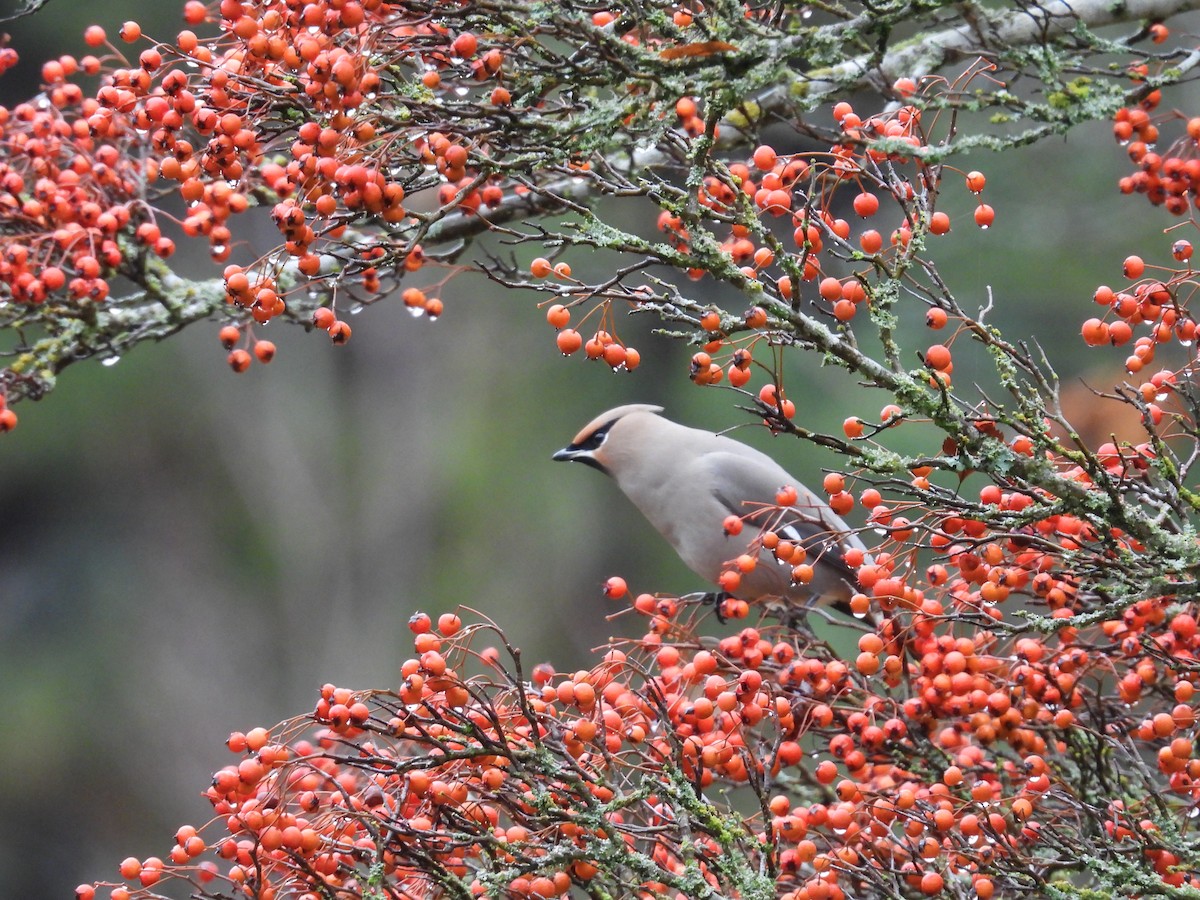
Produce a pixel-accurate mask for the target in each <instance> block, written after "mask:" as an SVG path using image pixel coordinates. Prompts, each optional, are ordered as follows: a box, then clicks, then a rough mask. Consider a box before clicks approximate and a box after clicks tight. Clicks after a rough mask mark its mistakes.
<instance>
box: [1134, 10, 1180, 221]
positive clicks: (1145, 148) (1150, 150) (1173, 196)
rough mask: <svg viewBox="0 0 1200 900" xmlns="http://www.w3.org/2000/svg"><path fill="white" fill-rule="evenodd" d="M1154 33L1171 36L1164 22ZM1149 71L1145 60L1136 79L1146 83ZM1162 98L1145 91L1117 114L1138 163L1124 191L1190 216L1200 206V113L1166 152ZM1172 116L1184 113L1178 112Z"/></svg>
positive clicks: (1159, 38)
mask: <svg viewBox="0 0 1200 900" xmlns="http://www.w3.org/2000/svg"><path fill="white" fill-rule="evenodd" d="M1154 27H1156V28H1158V29H1161V30H1160V31H1159V32H1157V33H1155V34H1154V40H1155V42H1156V43H1161V42H1162V41H1164V40H1166V34H1167V33H1166V29H1165V26H1163V25H1161V24H1158V25H1156V26H1154ZM1148 74H1149V67H1148V66H1147V65H1146V64H1144V63H1143V64H1138V65H1135V66H1134V67H1133V68H1132V69H1131V70H1130V76H1131V78H1132V80H1133V82H1134V83H1135V84H1143V83H1144V82H1145V80H1146V77H1147V75H1148ZM1161 102H1162V91H1160V90H1157V89H1155V90H1149V91H1144V92H1143V96H1142V97H1141V98H1140V99H1139V101H1138V105H1137V106H1130V107H1123V108H1121V109H1119V110H1117V112H1116V115H1115V116H1114V117H1113V136H1114V137H1115V138H1116V139H1117V142H1118V143H1120V144H1121V145H1123V146H1124V147H1125V148H1126V150H1127V152H1128V153H1129V159H1130V161H1132V162H1133V164H1134V165H1135V166H1136V167H1137V170H1136V171H1135V172H1134V173H1133V174H1132V175H1126V176H1125V177H1123V178H1121V179H1120V181H1119V182H1118V187H1119V188H1120V190H1121V193H1123V194H1134V193H1136V194H1142V195H1143V196H1145V197H1146V199H1147V200H1149V201H1150V202H1151V203H1152V204H1154V205H1155V206H1164V207H1166V209H1167V211H1168V212H1170V213H1172V214H1174V215H1177V216H1182V215H1186V214H1187V212H1188V210H1189V209H1190V208H1192V207H1193V206H1195V207H1197V208H1200V117H1197V118H1191V119H1187V120H1186V123H1185V133H1184V134H1183V135H1182V136H1180V137H1179V138H1178V139H1177V140H1176V141H1175V142H1174V143H1173V144H1172V145H1171V146H1170V147H1168V148H1167V150H1166V151H1164V152H1161V153H1160V152H1158V151H1157V150H1156V149H1155V147H1156V145H1157V144H1158V142H1159V126H1158V124H1157V123H1156V122H1155V119H1154V117H1153V115H1152V114H1153V113H1154V111H1155V110H1156V109H1157V108H1158V106H1159V104H1160V103H1161ZM1169 118H1170V119H1171V120H1175V119H1178V118H1180V116H1179V114H1178V113H1172V114H1170V116H1169Z"/></svg>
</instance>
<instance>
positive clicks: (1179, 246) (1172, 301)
mask: <svg viewBox="0 0 1200 900" xmlns="http://www.w3.org/2000/svg"><path fill="white" fill-rule="evenodd" d="M1192 253H1193V248H1192V244H1191V242H1190V241H1187V240H1182V239H1180V240H1176V241H1175V242H1174V243H1173V244H1172V247H1171V255H1172V257H1173V258H1174V259H1175V261H1176V263H1178V265H1177V266H1174V267H1171V266H1163V267H1159V268H1160V270H1161V271H1162V272H1163V275H1162V277H1159V278H1155V277H1152V276H1147V275H1146V269H1147V266H1146V263H1145V261H1144V260H1143V259H1142V258H1141V257H1140V256H1129V257H1127V258H1126V259H1125V261H1124V263H1123V265H1122V273H1123V274H1124V276H1125V277H1126V278H1128V279H1130V280H1132V281H1133V284H1132V285H1131V286H1130V287H1129V288H1128V289H1126V290H1122V291H1114V290H1113V289H1112V288H1110V287H1108V286H1107V285H1101V286H1100V287H1098V288H1097V289H1096V293H1095V294H1094V295H1093V299H1094V300H1095V302H1096V303H1097V304H1099V305H1100V306H1103V307H1106V308H1107V313H1106V318H1104V319H1101V318H1097V317H1093V318H1089V319H1087V320H1086V321H1085V322H1084V323H1083V329H1082V334H1083V340H1084V342H1085V343H1087V344H1088V345H1089V346H1093V347H1096V346H1100V345H1103V344H1112V345H1113V346H1115V347H1120V346H1124V345H1125V344H1128V343H1129V342H1130V341H1131V340H1132V341H1133V352H1132V353H1130V355H1129V356H1128V357H1127V358H1126V359H1125V369H1126V371H1128V372H1130V373H1131V374H1132V373H1137V372H1141V371H1142V370H1143V369H1144V368H1146V366H1148V365H1150V364H1151V363H1153V362H1154V358H1155V353H1156V350H1157V348H1158V347H1159V346H1161V345H1164V344H1168V343H1170V342H1172V341H1178V342H1179V343H1180V344H1182V345H1183V346H1185V347H1190V346H1192V345H1194V343H1195V340H1196V333H1197V326H1196V320H1195V318H1194V317H1193V316H1192V314H1191V311H1190V310H1189V308H1188V305H1187V304H1188V301H1189V300H1190V297H1191V291H1192V282H1193V272H1192V266H1191V258H1192ZM1109 317H1111V318H1112V321H1108V320H1107V319H1108V318H1109ZM1138 327H1145V329H1146V330H1147V331H1148V332H1149V333H1148V334H1144V335H1141V336H1139V337H1138V338H1136V339H1134V337H1133V335H1134V329H1135V328H1138ZM1174 380H1175V376H1174V375H1172V374H1171V373H1170V372H1166V371H1164V372H1159V373H1157V374H1155V375H1154V376H1153V377H1152V378H1151V379H1150V380H1149V381H1148V382H1146V383H1145V384H1144V385H1143V389H1142V394H1143V397H1144V399H1146V400H1147V401H1148V402H1150V401H1153V400H1155V399H1161V398H1162V396H1164V395H1165V392H1166V391H1167V390H1169V389H1170V384H1171V383H1172V382H1173V381H1174ZM1160 414H1161V413H1160Z"/></svg>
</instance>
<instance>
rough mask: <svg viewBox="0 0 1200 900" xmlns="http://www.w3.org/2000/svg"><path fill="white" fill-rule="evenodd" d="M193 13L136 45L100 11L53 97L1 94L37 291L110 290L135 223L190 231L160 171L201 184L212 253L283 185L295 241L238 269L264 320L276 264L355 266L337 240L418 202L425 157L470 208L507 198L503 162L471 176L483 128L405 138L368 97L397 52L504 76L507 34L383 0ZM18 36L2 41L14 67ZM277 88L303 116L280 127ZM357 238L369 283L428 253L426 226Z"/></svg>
mask: <svg viewBox="0 0 1200 900" xmlns="http://www.w3.org/2000/svg"><path fill="white" fill-rule="evenodd" d="M184 20H185V23H186V25H187V27H186V28H185V29H184V30H182V31H180V32H179V33H178V35H176V37H175V38H174V39H173V40H169V41H162V42H158V43H155V44H153V45H152V46H149V47H147V48H145V49H143V50H142V51H141V52H140V53H138V55H137V56H136V58H135V59H133V60H132V61H130V60H128V59H126V58H125V56H124V55H123V54H122V52H121V51H120V50H118V48H117V46H114V45H113V44H111V43H109V36H108V35H107V34H106V32H105V30H104V29H103V28H101V27H100V26H91V27H90V28H88V29H87V31H86V32H85V35H84V39H85V42H86V43H87V44H88V46H89V47H90V48H95V49H96V52H97V55H87V56H83V57H81V58H78V59H77V58H75V57H71V56H63V57H61V58H59V59H57V60H53V61H51V62H48V63H46V65H45V66H44V67H43V72H42V77H43V80H44V82H45V88H46V93H47V97H48V99H49V102H48V103H46V104H41V105H36V104H22V105H21V106H18V107H16V108H14V109H12V110H8V109H3V110H0V134H2V136H3V138H4V140H5V144H6V147H7V148H8V152H7V154H6V159H5V161H4V162H3V163H2V164H0V224H5V237H4V239H3V242H2V246H0V281H2V282H3V283H4V284H5V285H6V286H7V287H8V288H9V289H10V290H11V292H12V295H13V296H14V297H15V298H16V299H18V300H21V301H24V302H30V303H40V302H42V301H44V300H46V299H47V298H49V297H52V296H54V295H56V294H59V293H61V292H65V293H66V294H67V296H68V298H69V299H70V300H73V301H76V302H93V301H98V300H102V299H104V298H105V297H106V296H107V295H108V291H109V287H108V280H107V279H108V278H110V277H111V275H112V274H113V273H115V272H117V271H119V270H120V269H121V267H122V265H123V264H124V263H125V262H126V260H125V257H124V254H126V253H128V252H129V251H128V250H126V249H122V243H121V240H120V239H121V238H122V236H124V235H126V234H132V236H133V238H134V241H135V243H136V244H140V245H142V246H145V247H146V248H148V249H149V251H150V252H153V253H156V254H157V255H159V256H163V257H165V256H169V255H170V254H171V253H172V252H173V250H174V246H175V245H174V241H173V240H172V239H171V238H170V237H168V236H166V235H165V234H164V233H163V229H164V228H165V227H167V226H166V225H165V222H164V220H165V219H170V218H173V217H172V216H169V215H168V214H166V213H163V212H161V211H159V210H156V209H155V208H154V206H153V205H152V202H153V197H151V198H150V199H151V204H148V203H147V202H146V200H147V197H146V193H145V190H144V187H145V185H146V184H148V183H149V184H150V185H152V186H154V185H157V186H160V187H161V186H164V185H166V186H169V187H170V188H171V189H172V190H177V191H178V193H179V195H180V196H181V197H182V199H183V200H184V202H185V204H186V208H185V212H184V215H183V217H182V219H181V221H180V222H179V227H180V228H181V230H182V232H183V233H184V234H185V235H187V236H189V237H201V238H204V239H206V240H207V241H208V243H209V247H210V253H211V255H212V257H213V258H214V259H215V260H217V261H226V260H228V259H229V258H230V256H231V254H232V253H233V251H234V249H235V247H236V241H235V237H234V233H233V229H232V227H231V224H232V223H231V220H232V218H233V217H234V216H235V215H237V214H239V213H242V212H245V211H246V210H248V209H250V208H251V207H252V206H255V205H257V204H259V203H261V202H262V201H263V199H265V198H266V197H267V196H269V194H267V193H266V191H269V192H271V193H273V194H274V195H275V197H277V198H279V202H278V203H277V204H276V205H275V207H274V209H273V211H272V221H273V222H274V223H275V225H276V227H277V228H278V230H279V232H280V236H281V244H280V246H279V247H278V248H277V249H276V250H275V251H272V252H271V253H268V254H267V255H265V256H264V257H262V258H260V259H259V260H258V261H256V262H255V263H254V264H253V266H249V267H247V266H233V267H230V268H229V269H227V270H226V281H227V286H228V292H227V296H228V299H229V301H230V303H231V304H233V305H235V306H236V307H238V308H241V309H245V310H247V314H246V315H245V317H246V318H248V319H253V320H254V322H256V323H259V324H262V323H265V322H266V321H268V320H269V319H271V318H273V317H276V316H278V315H279V314H280V313H282V312H283V311H284V309H285V308H286V306H285V296H284V292H283V291H282V290H281V289H280V288H279V285H278V284H277V283H276V282H277V280H278V279H277V278H276V275H275V274H274V273H277V272H278V271H279V270H280V268H281V267H282V266H283V264H284V262H285V261H286V260H287V259H288V258H290V259H291V260H292V263H291V264H292V265H293V266H294V271H296V272H298V273H300V275H302V276H304V277H306V278H310V279H315V280H318V284H319V282H320V279H322V278H329V277H339V278H340V277H341V275H342V273H341V272H340V269H339V267H337V266H334V267H330V266H325V267H323V266H322V256H321V253H322V248H323V245H324V244H328V243H333V244H336V245H337V246H336V248H335V249H334V251H333V252H334V253H335V254H336V255H338V257H339V258H343V257H344V255H345V251H344V244H343V243H342V242H343V241H344V240H345V239H346V236H347V229H348V227H351V226H354V225H355V224H356V223H360V222H366V223H377V224H383V225H387V226H391V225H396V224H398V223H400V222H402V221H404V220H406V217H407V216H408V213H407V212H406V209H405V206H404V201H405V199H406V192H407V189H408V185H409V184H411V183H413V181H414V179H423V178H424V173H425V172H426V171H427V168H428V167H433V168H435V169H436V170H437V172H438V174H439V176H440V179H441V182H442V183H441V186H440V189H439V195H438V196H439V201H440V203H441V204H442V206H443V207H445V209H446V210H450V209H453V208H459V209H462V210H464V211H467V212H470V211H472V210H475V209H478V208H479V207H480V206H481V205H483V204H487V205H495V204H497V203H499V202H500V200H501V199H502V197H503V191H502V189H501V187H500V185H499V183H497V182H495V181H494V179H493V180H491V181H488V182H486V183H479V184H477V183H476V182H477V181H479V179H477V178H476V177H475V171H474V169H473V167H472V166H471V164H470V160H469V155H470V154H471V153H477V152H485V151H482V150H481V148H480V147H477V146H473V145H471V146H469V145H468V144H467V143H465V142H464V141H463V140H462V139H460V138H457V137H455V136H453V135H445V134H441V133H439V132H436V131H433V132H427V131H426V130H425V129H424V128H422V129H421V133H420V134H414V135H413V136H412V140H407V139H406V140H404V141H400V142H397V141H396V140H395V135H394V134H393V133H391V132H388V133H381V131H380V128H381V126H380V118H379V116H378V115H377V114H376V113H375V112H371V111H368V110H367V109H366V108H365V107H364V104H367V105H368V106H369V102H368V101H370V100H371V99H372V98H374V97H376V96H377V95H378V94H379V93H380V92H381V91H387V90H390V88H391V87H392V86H394V85H395V83H397V82H398V81H399V80H401V79H403V77H404V75H403V73H402V71H401V70H400V69H399V68H397V67H396V66H395V65H394V63H395V62H396V61H399V62H401V63H402V64H405V65H407V66H409V67H410V68H412V69H413V70H414V73H415V74H414V78H416V79H419V80H420V81H421V82H422V83H423V84H424V87H425V88H426V89H433V90H441V91H448V90H450V89H451V87H453V85H450V86H445V85H442V84H441V82H440V78H439V77H438V73H439V72H444V71H447V70H452V71H453V72H454V74H455V76H456V79H464V78H465V79H474V80H477V81H480V82H483V81H487V80H493V79H495V78H497V77H498V76H499V73H500V68H501V64H502V62H503V57H502V54H501V53H500V52H499V51H498V50H496V49H494V48H486V47H483V46H481V42H480V41H479V40H478V39H477V38H476V37H475V36H474V35H473V34H472V33H470V32H467V31H464V32H460V33H458V34H452V33H450V32H449V31H448V29H447V28H446V27H445V26H443V25H441V24H438V23H436V22H434V21H432V20H430V19H429V18H428V17H425V16H423V15H418V14H414V15H413V16H412V17H410V19H404V18H402V17H398V14H397V9H396V7H395V5H394V4H388V3H384V2H382V0H336V2H326V0H316V2H311V3H305V4H296V3H292V2H284V0H270V2H264V3H248V2H240V0H220V2H219V3H202V2H198V0H191V2H188V3H187V4H186V5H185V8H184ZM214 20H216V21H217V22H218V24H219V25H220V28H221V33H220V34H219V35H218V36H217V37H215V38H201V37H198V36H197V34H196V32H195V31H193V30H192V29H193V28H195V27H196V26H199V25H202V24H204V23H206V22H212V21H214ZM118 37H119V42H118V43H120V42H124V43H126V44H134V43H136V42H139V41H142V40H143V39H144V36H143V34H142V29H141V27H140V26H139V25H138V24H137V23H136V22H126V23H125V24H124V25H123V26H122V27H121V28H120V31H119V35H118ZM12 55H13V54H12V53H11V51H8V50H0V67H2V66H4V65H5V64H7V62H8V60H9V58H10V56H12ZM381 60H387V61H388V62H387V64H386V65H384V64H383V63H382V62H381ZM77 76H99V77H100V78H101V86H100V87H99V89H98V90H97V92H96V93H95V95H94V96H91V97H85V95H84V92H83V90H82V89H81V88H80V87H79V85H78V84H75V83H74V82H73V80H72V79H75V78H76V77H77ZM502 93H503V92H502V91H501V89H499V88H497V89H496V91H494V92H493V94H494V96H493V97H492V100H493V101H494V102H495V103H496V104H497V105H503V104H505V103H507V102H508V100H506V98H505V97H503V96H502ZM297 97H299V98H301V100H302V106H297V105H296V102H297ZM281 108H286V113H287V116H285V118H288V117H290V120H292V121H294V123H295V124H293V125H292V126H290V127H286V128H280V127H279V121H280V118H279V115H277V112H278V110H279V109H281ZM301 109H303V116H302V117H300V118H299V119H297V117H296V116H295V113H296V112H297V111H299V110H301ZM420 184H421V188H422V189H425V188H428V187H430V185H429V183H428V181H426V180H421V181H420ZM264 189H265V190H264ZM356 241H357V243H356V245H355V246H356V248H357V250H358V252H360V253H361V254H362V255H363V257H364V260H365V262H364V263H363V264H361V265H360V266H358V267H357V268H352V270H351V271H350V272H349V273H348V274H351V275H355V276H357V280H356V281H355V284H356V285H357V286H359V287H361V289H362V290H363V291H364V292H365V293H366V294H367V295H368V296H372V295H378V293H379V292H381V291H382V290H383V285H382V279H381V274H380V271H381V269H382V268H383V267H384V266H393V265H394V266H395V267H396V268H397V269H398V270H400V271H404V272H412V271H415V270H417V269H419V268H421V267H422V265H423V264H424V262H425V257H424V254H423V252H422V250H421V248H420V247H419V246H415V245H414V246H405V247H402V248H397V247H393V246H391V244H390V243H389V239H388V238H387V237H386V236H383V237H381V238H380V239H379V240H377V241H367V242H365V243H364V242H362V241H361V240H360V239H358V238H356ZM323 268H324V272H323ZM256 270H257V271H256ZM131 271H133V269H132V268H131ZM331 273H332V274H331ZM404 300H405V304H406V306H407V307H408V308H410V309H413V310H414V311H417V312H421V313H423V314H425V315H427V316H428V317H429V318H431V319H432V318H437V317H438V316H439V315H440V314H441V312H442V301H441V299H440V298H436V297H424V295H423V294H422V292H420V291H412V292H407V293H406V294H405V297H404ZM319 315H323V314H319ZM239 318H240V316H239ZM318 325H319V326H320V327H322V328H324V329H326V330H328V331H329V332H330V334H331V336H332V337H333V339H334V340H335V342H341V341H344V340H345V338H346V337H347V336H348V335H349V328H348V327H347V326H346V325H345V323H343V322H340V321H335V322H333V323H328V325H329V327H327V324H326V323H321V322H318ZM248 359H249V357H248V356H246V355H244V351H234V353H233V354H232V356H231V360H230V363H231V365H233V366H234V368H235V369H240V368H244V366H245V365H246V364H247V360H248Z"/></svg>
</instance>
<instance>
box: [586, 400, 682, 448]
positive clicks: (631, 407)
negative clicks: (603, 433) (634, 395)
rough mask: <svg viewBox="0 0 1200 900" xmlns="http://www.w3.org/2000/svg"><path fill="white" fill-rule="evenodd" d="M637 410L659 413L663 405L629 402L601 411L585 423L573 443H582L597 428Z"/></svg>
mask: <svg viewBox="0 0 1200 900" xmlns="http://www.w3.org/2000/svg"><path fill="white" fill-rule="evenodd" d="M635 412H647V413H655V414H657V413H660V412H662V407H661V406H653V405H651V404H649V403H629V404H627V405H625V406H617V407H615V408H613V409H610V410H608V412H603V413H600V415H598V416H596V418H594V419H592V421H590V422H588V423H587V424H586V425H584V426H583V428H582V429H580V431H579V434H577V435H575V437H574V438H572V439H571V443H572V444H573V445H575V444H582V443H583V442H584V441H586V440H587V439H588V438H589V437H591V436H592V434H594V433H595V432H596V430H597V429H600V428H603V427H604V426H605V425H608V424H609V423H610V422H615V421H616V420H617V419H620V418H623V417H625V416H627V415H629V414H630V413H635Z"/></svg>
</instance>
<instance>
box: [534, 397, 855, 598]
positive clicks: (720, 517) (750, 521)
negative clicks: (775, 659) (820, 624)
mask: <svg viewBox="0 0 1200 900" xmlns="http://www.w3.org/2000/svg"><path fill="white" fill-rule="evenodd" d="M660 412H662V407H660V406H648V405H646V404H640V403H639V404H631V405H629V406H618V407H617V408H616V409H610V410H609V411H608V412H606V413H603V414H602V415H599V416H597V417H596V418H595V419H593V420H592V421H591V422H589V423H588V424H587V425H586V426H584V428H583V430H582V431H580V432H579V434H577V435H576V436H575V439H574V440H573V441H571V443H570V445H569V446H567V447H564V448H563V449H562V450H559V451H558V452H557V453H555V454H554V457H553V458H554V459H556V460H575V461H576V462H581V463H585V464H586V465H589V466H592V467H593V468H596V469H599V470H600V471H601V472H605V473H607V474H609V475H611V476H612V477H613V478H614V479H616V482H617V486H618V487H620V489H621V490H622V491H624V492H625V496H626V497H628V498H629V499H630V500H632V501H633V504H634V506H636V507H637V508H638V509H639V510H641V512H642V515H644V516H645V517H646V518H647V519H648V520H649V521H650V524H651V525H653V526H654V527H655V528H657V529H658V530H659V532H661V533H662V535H663V537H665V538H666V539H667V541H669V542H670V544H671V546H672V547H674V548H675V552H676V553H678V554H679V556H680V558H681V559H682V560H683V561H684V562H685V563H687V565H688V567H689V568H690V569H691V570H692V571H693V572H695V573H696V574H697V575H699V576H700V577H701V578H704V579H705V580H707V581H710V582H712V583H714V584H719V581H718V579H719V577H720V575H721V573H722V572H723V571H725V570H726V569H728V568H730V565H729V564H730V563H731V562H732V561H733V560H734V559H736V558H737V557H738V556H739V555H741V554H744V553H746V551H747V549H748V547H749V545H750V544H751V542H752V541H754V540H755V539H756V538H757V537H758V536H759V534H760V533H761V532H762V531H763V530H764V529H769V530H771V531H774V532H775V533H776V534H778V535H779V536H780V538H782V539H785V540H790V541H794V542H796V543H799V544H802V545H803V546H804V547H805V548H806V549H807V550H808V558H807V562H808V563H809V564H810V565H812V567H813V578H812V580H811V581H810V582H809V583H807V584H796V583H793V581H792V566H791V565H790V564H787V565H784V564H781V563H779V562H777V561H776V560H775V558H774V556H773V555H772V554H771V553H769V552H767V551H765V550H764V551H761V553H760V555H759V559H758V564H757V565H756V566H755V568H754V569H753V570H751V571H750V572H748V573H745V574H743V575H742V578H741V582H740V584H739V585H738V587H737V590H735V591H733V592H732V593H733V594H735V595H736V596H737V597H739V598H740V599H742V600H746V601H753V600H758V599H759V598H762V597H777V598H782V599H783V600H784V602H786V603H787V604H788V605H789V606H793V605H794V606H796V607H803V606H806V605H808V604H810V603H815V602H822V601H824V602H832V603H835V604H837V605H839V606H844V605H845V604H846V602H847V601H848V600H849V599H850V597H851V596H852V595H853V594H854V593H855V591H856V590H857V582H856V581H855V578H854V573H853V572H852V571H851V570H850V568H849V566H847V565H846V563H845V562H844V560H843V554H844V553H845V551H846V550H849V549H851V548H853V549H857V550H861V551H863V552H864V553H865V551H866V548H865V547H864V546H863V543H862V541H860V540H859V538H858V536H857V535H856V534H855V533H854V532H853V531H851V530H850V528H849V526H847V525H846V523H845V522H843V521H842V520H841V519H840V518H838V516H837V514H835V513H834V511H833V510H832V509H830V508H829V504H827V503H826V502H825V501H824V500H822V499H821V498H820V497H818V496H817V495H816V494H814V493H813V492H812V491H810V490H808V488H806V487H804V485H802V484H801V483H800V482H799V481H797V480H796V479H795V478H793V477H792V476H790V475H789V474H788V473H787V472H786V471H784V469H783V468H782V467H781V466H780V465H779V464H778V463H777V462H775V460H773V459H771V457H769V456H767V455H766V454H765V453H761V452H759V451H758V450H755V449H754V448H753V447H749V446H747V445H746V444H743V443H741V442H740V441H735V440H733V439H732V438H727V437H723V436H721V435H717V434H713V433H712V432H708V431H703V430H701V429H699V428H688V427H687V426H685V425H679V424H677V423H675V422H672V421H670V420H668V419H664V418H663V417H662V416H660V415H659V413H660ZM788 485H790V486H792V487H794V488H795V489H796V492H797V494H798V499H797V500H796V503H795V504H794V506H792V507H791V508H789V509H787V510H786V512H784V513H782V514H781V510H780V509H779V508H778V506H777V503H776V494H777V492H778V491H779V489H780V488H782V487H785V486H788ZM730 515H735V516H739V517H743V518H744V520H745V524H744V527H743V528H742V531H741V533H740V534H738V535H728V534H726V532H725V527H724V523H725V520H726V518H727V517H729V516H730Z"/></svg>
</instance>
